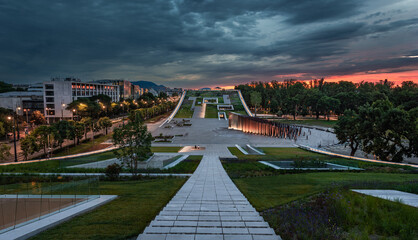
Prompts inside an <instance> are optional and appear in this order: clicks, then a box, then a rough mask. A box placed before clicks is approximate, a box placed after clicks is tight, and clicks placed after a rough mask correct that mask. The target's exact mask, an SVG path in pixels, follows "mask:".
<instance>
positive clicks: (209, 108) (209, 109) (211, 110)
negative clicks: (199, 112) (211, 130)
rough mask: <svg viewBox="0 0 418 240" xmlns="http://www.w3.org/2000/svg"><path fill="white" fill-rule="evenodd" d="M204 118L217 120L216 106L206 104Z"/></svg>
mask: <svg viewBox="0 0 418 240" xmlns="http://www.w3.org/2000/svg"><path fill="white" fill-rule="evenodd" d="M205 118H218V109H217V107H216V105H213V104H206V112H205Z"/></svg>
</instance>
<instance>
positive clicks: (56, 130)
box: [52, 120, 72, 147]
mask: <svg viewBox="0 0 418 240" xmlns="http://www.w3.org/2000/svg"><path fill="white" fill-rule="evenodd" d="M71 130H72V129H71V125H70V123H69V122H68V121H65V120H64V121H59V122H56V123H54V124H52V134H53V135H54V139H55V141H57V143H58V145H59V146H60V147H62V144H63V143H64V141H65V139H69V138H70V135H71Z"/></svg>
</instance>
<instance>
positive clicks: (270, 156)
mask: <svg viewBox="0 0 418 240" xmlns="http://www.w3.org/2000/svg"><path fill="white" fill-rule="evenodd" d="M228 149H229V151H230V152H231V153H232V154H233V155H235V156H237V157H238V158H239V159H242V160H288V159H301V158H309V159H312V158H313V159H325V158H329V157H328V156H326V155H323V154H319V153H313V152H309V151H306V150H303V149H300V148H272V147H264V148H258V149H260V150H261V151H263V152H264V153H265V154H266V155H245V154H243V153H242V152H241V151H240V150H238V148H236V147H228Z"/></svg>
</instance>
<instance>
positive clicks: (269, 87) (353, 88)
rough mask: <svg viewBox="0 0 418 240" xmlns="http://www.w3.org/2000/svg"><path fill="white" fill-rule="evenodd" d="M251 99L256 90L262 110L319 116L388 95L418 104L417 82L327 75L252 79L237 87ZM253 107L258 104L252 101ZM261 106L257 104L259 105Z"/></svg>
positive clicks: (395, 101) (396, 102)
mask: <svg viewBox="0 0 418 240" xmlns="http://www.w3.org/2000/svg"><path fill="white" fill-rule="evenodd" d="M235 89H239V90H241V93H242V95H243V97H244V99H245V101H246V102H247V103H251V102H252V101H251V94H252V93H253V92H256V93H258V94H259V95H260V98H261V100H260V101H259V102H258V101H257V103H258V106H259V107H260V108H259V110H260V111H262V112H268V113H273V114H277V115H279V116H282V115H283V114H286V115H292V116H293V117H294V119H296V116H307V115H315V116H316V118H319V117H320V116H321V115H323V116H324V117H327V116H329V115H330V114H336V115H341V114H343V113H344V111H345V110H348V109H351V110H354V111H357V110H358V109H359V107H360V106H363V105H365V104H367V103H369V104H371V103H373V102H375V101H377V100H385V99H388V100H389V101H390V102H392V103H393V105H394V106H396V107H398V106H399V107H402V108H403V109H405V110H406V111H409V110H410V109H413V108H415V107H417V106H418V101H417V99H418V92H417V91H418V90H417V84H415V83H413V82H411V81H405V82H403V83H402V84H401V85H399V86H396V85H395V84H394V83H393V82H390V81H387V80H384V81H380V82H377V83H372V82H360V83H353V82H348V81H340V82H325V80H324V79H320V80H313V81H309V82H301V81H296V80H288V81H284V82H278V81H272V82H267V83H266V82H252V83H249V84H242V85H238V86H236V87H235ZM250 105H252V106H253V107H255V106H254V104H250ZM258 106H257V107H258Z"/></svg>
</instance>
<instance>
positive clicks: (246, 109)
mask: <svg viewBox="0 0 418 240" xmlns="http://www.w3.org/2000/svg"><path fill="white" fill-rule="evenodd" d="M237 92H238V96H239V99H241V103H242V106H244V109H245V111H246V112H247V114H248V116H250V117H252V116H253V114H252V113H251V111H250V109H249V108H248V106H247V103H245V100H244V98H243V97H242V94H241V90H237Z"/></svg>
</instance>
